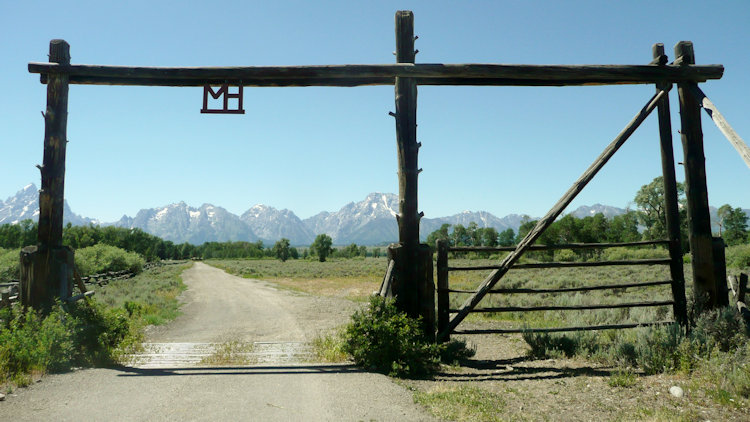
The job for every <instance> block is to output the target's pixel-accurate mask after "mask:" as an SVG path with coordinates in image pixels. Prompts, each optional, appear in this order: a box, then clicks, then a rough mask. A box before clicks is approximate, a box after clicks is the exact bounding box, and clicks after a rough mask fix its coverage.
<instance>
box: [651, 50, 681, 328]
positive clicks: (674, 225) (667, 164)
mask: <svg viewBox="0 0 750 422" xmlns="http://www.w3.org/2000/svg"><path fill="white" fill-rule="evenodd" d="M651 52H652V55H653V58H654V62H652V63H654V64H658V65H661V66H664V65H665V64H666V63H667V57H666V55H665V54H664V44H661V43H659V44H654V46H653V47H652V50H651ZM670 88H671V86H670V84H669V83H667V82H659V83H657V84H656V91H657V92H659V91H660V90H664V91H667V92H668V91H669V89H670ZM656 111H657V114H658V116H659V139H660V146H661V169H662V179H663V181H664V210H665V214H666V220H667V221H666V226H667V238H668V239H669V257H670V258H671V262H670V264H669V271H670V274H671V278H672V297H673V298H674V305H673V312H674V317H675V320H676V321H677V322H679V323H680V324H681V325H685V324H687V300H686V298H685V273H684V271H683V268H682V265H683V264H682V239H681V234H680V209H679V203H678V198H677V180H676V178H675V168H674V148H673V147H672V123H671V117H670V116H671V114H670V110H669V97H668V96H666V95H665V96H664V98H662V99H661V100H660V101H659V105H658V106H657V109H656Z"/></svg>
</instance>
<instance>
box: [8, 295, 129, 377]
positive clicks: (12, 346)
mask: <svg viewBox="0 0 750 422" xmlns="http://www.w3.org/2000/svg"><path fill="white" fill-rule="evenodd" d="M65 308H67V310H66V309H65ZM65 308H64V307H63V306H61V305H59V304H57V305H55V306H54V307H53V308H52V309H51V311H50V312H49V313H48V314H47V315H46V316H43V315H42V314H41V313H39V312H36V311H34V310H27V311H26V312H24V311H23V310H22V307H21V306H20V305H19V304H16V305H14V306H13V307H11V308H5V309H2V310H0V323H1V324H0V382H4V381H6V380H24V379H27V378H28V377H27V375H26V374H29V373H30V372H32V371H36V372H41V373H46V372H60V371H65V370H69V369H70V368H71V367H73V366H91V365H101V364H110V363H112V362H114V361H115V360H116V359H117V358H118V357H119V354H120V353H121V352H122V351H123V347H124V346H126V345H131V344H134V343H136V342H137V341H138V340H139V337H138V334H137V333H138V332H139V331H138V330H137V329H136V327H135V325H134V324H132V323H131V321H130V320H129V319H128V317H127V316H126V315H127V313H126V312H125V311H124V310H123V309H109V310H107V309H104V307H102V306H101V305H98V304H97V303H96V302H94V301H89V302H79V303H76V304H72V305H67V306H65Z"/></svg>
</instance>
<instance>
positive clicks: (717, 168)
mask: <svg viewBox="0 0 750 422" xmlns="http://www.w3.org/2000/svg"><path fill="white" fill-rule="evenodd" d="M401 9H407V10H413V11H414V15H415V28H416V29H415V32H416V34H417V35H419V39H418V40H417V43H416V46H417V48H418V49H419V51H420V52H419V54H418V55H417V62H422V63H526V64H558V63H559V64H645V63H647V62H648V61H650V60H651V45H652V44H653V43H656V42H662V43H664V44H665V46H666V50H667V54H668V55H669V56H670V60H671V59H672V58H673V57H672V56H673V53H672V51H673V50H672V49H673V46H674V45H675V43H677V42H678V41H680V40H691V41H693V43H694V45H695V54H696V59H697V62H698V63H699V64H714V63H720V64H723V65H724V66H725V68H726V70H725V74H724V78H723V79H721V80H718V81H710V82H708V83H706V84H703V85H702V88H703V89H704V91H705V92H706V94H707V95H708V97H709V98H711V99H712V100H713V101H714V103H715V104H716V105H717V106H718V107H719V109H720V110H721V111H722V112H723V113H724V114H725V116H726V117H727V118H728V120H729V121H730V123H731V124H732V125H733V126H734V127H735V129H736V130H737V131H738V132H739V133H740V135H742V136H744V138H745V139H750V119H748V117H747V116H748V111H749V110H750V54H748V53H747V51H746V48H747V43H748V40H750V29H749V28H750V25H748V23H750V2H747V1H723V2H720V3H711V2H705V1H700V2H698V1H688V2H685V1H679V2H678V1H664V2H650V1H649V2H647V1H628V2H603V1H565V2H542V1H523V2H522V1H494V2H490V1H488V2H456V1H453V2H448V1H399V2H393V1H377V2H376V1H341V2H338V1H336V2H334V1H318V2H312V1H299V2H289V1H274V2H270V1H262V2H250V1H211V2H199V1H156V0H150V1H140V0H135V1H128V2H107V1H101V0H99V1H85V2H84V1H70V2H66V3H65V4H64V5H61V4H60V3H59V2H48V1H23V2H15V1H4V2H1V3H0V39H1V40H2V41H0V57H1V59H0V76H1V78H0V87H1V88H2V92H3V94H2V96H0V145H1V146H2V148H1V151H2V154H0V198H2V199H5V198H6V197H8V196H11V195H13V194H14V193H15V192H16V191H17V190H19V189H20V188H22V187H23V186H24V185H26V184H28V183H31V182H33V183H36V184H37V186H38V185H39V172H38V171H37V170H36V168H34V165H35V164H37V163H40V162H41V160H42V140H43V134H44V126H43V120H42V117H41V115H40V113H39V112H40V111H41V110H43V109H44V108H45V95H46V94H45V86H44V85H41V84H40V83H39V80H38V76H37V75H32V74H29V73H28V72H27V68H26V65H27V63H28V62H32V61H37V62H44V61H47V52H48V43H49V40H50V39H53V38H63V39H65V40H67V41H68V42H69V43H70V45H71V56H72V62H73V63H80V64H112V65H143V66H249V65H303V64H347V63H393V62H394V61H395V58H394V56H393V54H392V51H393V50H394V45H395V39H394V14H395V12H396V10H401ZM653 92H654V89H653V87H652V86H640V85H639V86H618V87H563V88H520V87H420V89H419V105H418V123H419V128H418V139H419V141H421V142H422V144H423V148H422V149H421V151H420V157H419V161H420V167H422V168H424V172H423V173H422V174H421V175H420V191H419V193H420V197H419V201H420V202H419V207H420V209H421V210H423V211H424V212H425V215H426V216H427V217H438V216H445V215H450V214H454V213H457V212H460V211H463V210H475V211H476V210H486V211H489V212H492V213H494V214H496V215H498V216H503V215H506V214H509V213H528V214H531V215H535V216H539V215H542V214H544V213H545V212H546V211H547V210H548V209H549V207H551V206H552V205H553V204H554V203H555V202H556V201H557V199H558V198H559V197H560V196H561V195H562V194H563V193H564V192H565V191H566V190H567V189H568V187H570V185H571V184H572V182H573V181H575V180H576V178H577V177H578V176H579V175H580V174H581V173H582V172H583V171H584V170H585V169H586V167H588V165H589V164H590V163H591V161H593V159H594V158H595V157H596V156H597V155H598V154H599V153H600V152H601V150H602V149H603V148H604V147H605V146H606V145H607V144H608V143H609V142H610V141H611V140H612V139H613V138H614V137H615V136H616V135H617V133H618V132H619V131H620V130H621V129H622V128H623V127H624V125H625V124H626V123H627V122H628V121H629V120H630V119H631V118H632V117H633V115H635V113H636V112H637V111H638V110H639V109H640V108H641V107H642V106H643V105H644V104H645V102H646V101H647V100H648V99H649V98H650V96H651V95H652V94H653ZM201 101H202V89H201V88H200V87H196V88H159V87H109V86H82V85H73V86H71V88H70V99H69V117H68V118H69V120H68V137H69V140H70V143H69V144H68V149H67V173H66V192H65V193H66V198H67V200H68V202H69V203H70V205H71V207H72V208H73V210H74V211H75V212H76V213H78V214H81V215H84V216H88V217H92V218H98V219H100V220H103V221H113V220H116V219H118V218H119V217H120V216H121V215H122V214H128V215H131V216H132V215H134V214H135V213H136V212H137V211H138V210H139V209H141V208H148V207H156V206H161V205H165V204H168V203H172V202H177V201H181V200H183V201H185V202H187V203H188V204H190V205H192V206H199V205H201V204H202V203H213V204H215V205H220V206H223V207H225V208H227V209H228V210H229V211H231V212H234V213H241V212H243V211H245V210H247V209H248V208H249V207H251V206H252V205H254V204H257V203H264V204H267V205H271V206H274V207H277V208H289V209H291V210H293V211H295V212H296V213H297V214H298V215H299V216H300V217H301V218H305V217H309V216H311V215H313V214H315V213H317V212H319V211H322V210H328V211H334V210H337V209H339V208H340V207H341V206H343V205H345V204H346V203H348V202H350V201H357V200H361V199H363V198H364V197H365V196H366V195H367V194H368V193H370V192H376V191H378V192H393V193H397V192H398V183H397V178H396V171H397V167H396V142H395V124H394V121H393V119H392V118H391V117H390V116H388V111H391V110H394V98H393V88H392V87H388V86H384V87H358V88H314V87H313V88H246V89H245V110H246V114H244V115H206V114H200V113H199V110H200V107H201ZM671 101H672V111H673V116H672V123H673V128H674V132H675V134H674V135H675V144H676V145H675V146H676V151H675V152H676V157H677V159H676V161H682V159H681V156H682V150H681V148H680V146H679V138H678V134H677V130H678V129H679V114H678V112H677V110H678V106H677V102H676V92H675V91H673V93H672V95H671ZM703 126H704V133H705V150H706V163H707V175H708V186H709V200H710V202H711V203H712V204H713V205H715V206H719V205H722V204H724V203H729V204H732V205H733V206H742V207H744V208H750V169H748V168H747V167H746V166H745V164H744V163H743V162H742V160H741V159H740V158H739V155H738V154H737V153H736V152H735V151H734V149H732V147H731V146H730V144H729V143H728V142H727V141H726V140H725V139H724V138H723V137H722V135H721V134H720V133H719V132H718V130H717V129H716V128H715V127H714V125H713V124H712V123H711V122H710V120H708V118H707V117H704V119H703ZM677 170H678V179H679V180H682V179H684V174H683V171H682V167H681V166H678V169H677ZM660 172H661V166H660V158H659V147H658V130H657V126H656V116H655V114H654V115H653V116H652V117H651V118H649V120H647V121H646V123H644V125H643V126H642V127H641V128H640V129H639V131H638V132H637V133H636V134H635V135H634V136H633V137H632V138H631V139H630V140H629V141H628V143H626V144H625V146H624V147H623V149H622V150H621V151H620V152H619V153H618V154H617V155H616V156H615V157H614V159H613V160H612V161H611V162H610V163H609V164H608V165H607V166H606V167H605V168H604V169H603V170H602V172H601V173H600V174H599V176H597V178H596V179H595V180H594V181H593V182H592V183H591V184H590V185H589V186H588V187H587V188H586V189H585V190H584V192H583V193H582V194H581V195H580V196H579V198H578V199H577V200H576V201H575V202H574V203H573V205H572V206H571V208H570V209H569V211H570V210H572V209H573V208H574V207H576V206H578V205H586V204H593V203H597V202H598V203H605V204H609V205H614V206H620V207H625V206H627V205H629V203H630V202H631V201H632V199H633V197H634V195H635V193H636V191H637V190H638V188H639V187H640V186H642V185H643V184H646V183H648V182H649V181H651V180H652V179H653V178H654V177H656V176H658V175H659V174H660Z"/></svg>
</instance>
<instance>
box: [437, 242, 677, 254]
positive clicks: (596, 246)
mask: <svg viewBox="0 0 750 422" xmlns="http://www.w3.org/2000/svg"><path fill="white" fill-rule="evenodd" d="M651 245H665V246H666V245H669V240H643V241H638V242H622V243H568V244H564V245H531V246H529V248H528V249H527V250H529V251H549V250H556V249H605V248H619V247H624V246H651ZM514 250H516V247H515V246H496V247H492V246H453V247H450V248H448V252H509V251H514Z"/></svg>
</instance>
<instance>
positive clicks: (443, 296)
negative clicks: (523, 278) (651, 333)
mask: <svg viewBox="0 0 750 422" xmlns="http://www.w3.org/2000/svg"><path fill="white" fill-rule="evenodd" d="M656 245H664V246H669V241H668V240H652V241H639V242H624V243H572V244H564V245H530V246H529V248H528V249H529V250H536V251H540V250H541V251H549V250H557V249H603V248H617V247H638V246H640V247H644V246H646V247H648V246H656ZM515 249H516V248H515V247H467V246H458V247H450V246H448V244H447V241H444V240H443V241H438V244H437V271H438V286H437V294H438V329H439V330H441V332H445V333H446V334H448V336H449V335H451V334H517V333H526V332H531V333H554V332H569V331H593V330H609V329H625V328H636V327H646V326H652V325H662V324H673V323H674V321H657V322H638V323H635V322H633V323H622V324H600V325H587V326H575V327H552V328H529V327H524V328H504V329H479V330H456V329H455V328H454V329H452V330H449V329H448V327H449V325H448V324H449V321H450V315H451V314H454V315H455V314H460V313H462V312H466V313H503V312H535V311H582V310H603V309H629V308H638V307H660V306H672V307H674V306H675V300H674V299H670V300H656V301H638V302H623V303H606V304H603V303H597V304H582V305H543V304H542V305H535V306H492V307H486V308H472V309H470V310H468V312H467V309H454V308H450V300H449V294H450V293H453V294H461V293H463V294H476V293H477V291H476V290H466V289H451V288H450V286H449V282H448V278H449V273H450V272H451V271H463V272H465V271H481V270H498V269H501V268H502V265H487V266H470V267H451V266H448V253H449V252H485V253H486V252H502V251H512V250H515ZM671 263H672V260H671V259H670V258H654V259H638V260H612V261H594V262H535V263H525V264H516V265H513V266H512V267H510V268H509V270H515V269H551V268H575V267H604V266H630V265H670V264H671ZM671 284H673V280H656V281H640V282H625V283H622V282H621V283H613V284H599V285H589V286H577V287H559V288H491V289H489V290H488V291H486V292H485V293H486V294H517V293H521V294H556V293H576V292H589V291H597V290H599V291H601V290H618V289H632V288H646V287H653V286H666V285H671ZM446 337H447V336H446ZM443 339H446V338H445V337H444V338H443Z"/></svg>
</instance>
